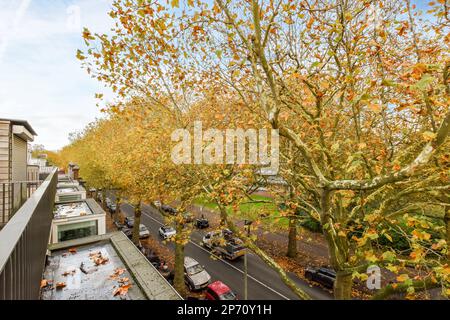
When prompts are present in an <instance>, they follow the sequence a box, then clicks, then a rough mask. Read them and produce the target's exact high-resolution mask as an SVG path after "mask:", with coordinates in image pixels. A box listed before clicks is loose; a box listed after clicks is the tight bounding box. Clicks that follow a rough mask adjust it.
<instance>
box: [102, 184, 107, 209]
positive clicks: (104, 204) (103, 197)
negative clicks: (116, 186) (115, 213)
mask: <svg viewBox="0 0 450 320" xmlns="http://www.w3.org/2000/svg"><path fill="white" fill-rule="evenodd" d="M102 208H103V210H105V211H106V189H103V190H102Z"/></svg>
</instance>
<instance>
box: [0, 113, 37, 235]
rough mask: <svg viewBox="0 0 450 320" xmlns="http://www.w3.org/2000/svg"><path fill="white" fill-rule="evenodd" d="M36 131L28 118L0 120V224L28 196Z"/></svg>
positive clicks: (4, 221) (5, 220) (7, 218)
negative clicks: (30, 149) (30, 152)
mask: <svg viewBox="0 0 450 320" xmlns="http://www.w3.org/2000/svg"><path fill="white" fill-rule="evenodd" d="M36 135H37V134H36V132H35V131H34V130H33V128H32V127H31V126H30V124H29V123H28V122H27V121H24V120H14V119H0V226H1V225H3V224H5V223H6V222H7V221H8V220H9V217H10V216H11V215H13V214H14V212H15V211H17V210H18V209H19V208H20V206H21V205H22V204H23V202H24V201H25V200H26V199H27V198H28V196H29V193H30V190H28V189H29V185H28V184H27V181H28V173H29V170H28V143H29V142H32V141H33V140H34V136H36Z"/></svg>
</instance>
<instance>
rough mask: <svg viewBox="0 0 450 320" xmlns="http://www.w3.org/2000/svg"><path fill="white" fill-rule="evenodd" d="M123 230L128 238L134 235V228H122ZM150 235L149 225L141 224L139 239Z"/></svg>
mask: <svg viewBox="0 0 450 320" xmlns="http://www.w3.org/2000/svg"><path fill="white" fill-rule="evenodd" d="M122 232H123V233H125V235H126V236H127V237H128V238H130V239H131V238H132V237H133V228H124V229H122ZM148 237H150V231H148V229H147V227H146V226H145V225H143V224H140V225H139V239H145V238H148Z"/></svg>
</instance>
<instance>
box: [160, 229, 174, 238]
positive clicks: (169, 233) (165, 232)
mask: <svg viewBox="0 0 450 320" xmlns="http://www.w3.org/2000/svg"><path fill="white" fill-rule="evenodd" d="M176 233H177V232H176V231H175V229H174V228H172V227H171V226H162V227H161V228H159V235H160V236H161V238H163V239H164V240H166V239H169V238H172V237H174V236H175V235H176Z"/></svg>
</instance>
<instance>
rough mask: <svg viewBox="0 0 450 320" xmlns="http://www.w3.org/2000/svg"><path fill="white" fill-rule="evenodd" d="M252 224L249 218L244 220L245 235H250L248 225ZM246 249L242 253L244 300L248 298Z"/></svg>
mask: <svg viewBox="0 0 450 320" xmlns="http://www.w3.org/2000/svg"><path fill="white" fill-rule="evenodd" d="M251 224H252V221H251V220H245V221H244V225H245V227H246V229H247V237H248V238H249V237H250V225H251ZM247 250H248V248H245V255H244V300H248V284H247V276H248V271H247Z"/></svg>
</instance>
